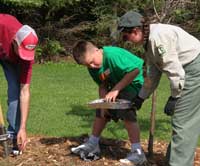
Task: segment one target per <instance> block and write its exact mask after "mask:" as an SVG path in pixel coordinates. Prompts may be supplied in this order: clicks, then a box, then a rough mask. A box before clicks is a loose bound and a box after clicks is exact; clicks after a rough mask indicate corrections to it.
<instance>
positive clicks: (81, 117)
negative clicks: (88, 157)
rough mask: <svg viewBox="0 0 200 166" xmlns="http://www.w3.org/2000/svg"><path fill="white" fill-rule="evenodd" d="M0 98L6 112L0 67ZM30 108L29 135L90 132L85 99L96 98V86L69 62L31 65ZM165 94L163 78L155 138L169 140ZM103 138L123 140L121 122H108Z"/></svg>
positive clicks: (145, 117)
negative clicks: (164, 111) (164, 110)
mask: <svg viewBox="0 0 200 166" xmlns="http://www.w3.org/2000/svg"><path fill="white" fill-rule="evenodd" d="M0 80H1V84H0V101H1V103H2V107H3V110H4V115H5V114H6V109H7V106H6V100H7V99H6V91H7V90H6V89H7V87H6V80H5V78H4V76H3V71H2V69H0ZM31 92H32V94H31V108H30V114H29V119H28V127H27V129H28V132H29V134H30V135H46V136H58V137H59V136H66V137H76V136H80V135H82V134H90V132H91V126H92V122H93V119H94V115H95V111H94V110H92V109H90V108H88V107H87V102H89V101H91V100H93V99H96V98H97V97H98V93H97V85H96V84H95V83H94V82H93V81H92V79H91V78H90V76H89V74H88V73H87V70H86V68H84V67H82V66H79V65H76V64H73V63H72V62H69V63H59V64H52V63H49V64H45V65H37V64H36V65H34V69H33V77H32V84H31ZM168 95H169V86H168V80H167V79H166V77H163V78H162V80H161V82H160V86H159V88H158V91H157V110H156V111H157V113H156V129H155V139H158V140H169V138H170V134H171V128H170V118H169V117H167V116H166V115H165V114H164V113H163V107H164V104H165V102H166V100H167V98H168ZM150 112H151V98H150V99H149V100H147V101H145V103H144V105H143V107H142V109H141V110H140V111H139V112H138V121H139V124H140V127H141V138H142V139H148V135H149V126H150V120H149V119H150ZM103 136H104V137H108V138H116V139H127V133H126V130H125V129H124V126H123V123H121V122H120V123H115V122H110V123H109V124H108V126H107V128H106V129H105V130H104V132H103Z"/></svg>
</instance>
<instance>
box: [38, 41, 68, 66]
mask: <svg viewBox="0 0 200 166" xmlns="http://www.w3.org/2000/svg"><path fill="white" fill-rule="evenodd" d="M61 54H62V55H64V56H65V55H66V50H65V48H64V47H62V46H61V44H60V42H59V41H57V40H51V39H49V38H47V39H46V40H45V41H44V42H43V43H42V44H40V45H39V46H38V47H37V48H36V58H35V59H36V61H38V62H39V63H43V61H51V60H53V58H54V57H56V56H59V55H61Z"/></svg>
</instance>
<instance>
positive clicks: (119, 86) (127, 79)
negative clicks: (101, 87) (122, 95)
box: [105, 69, 139, 101]
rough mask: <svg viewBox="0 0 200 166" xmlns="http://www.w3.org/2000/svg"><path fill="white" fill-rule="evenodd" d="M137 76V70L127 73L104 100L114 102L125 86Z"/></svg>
mask: <svg viewBox="0 0 200 166" xmlns="http://www.w3.org/2000/svg"><path fill="white" fill-rule="evenodd" d="M138 74H139V70H138V69H135V70H133V71H131V72H129V73H127V74H126V75H125V76H124V77H123V78H122V79H121V81H119V82H118V83H117V84H116V85H115V86H114V87H113V88H112V90H111V91H110V92H109V93H107V94H106V96H105V99H106V100H107V101H115V100H116V97H117V96H118V94H119V92H120V91H121V90H122V89H124V88H125V87H126V86H127V85H129V84H130V83H131V82H132V81H133V80H134V79H135V77H136V76H137V75H138Z"/></svg>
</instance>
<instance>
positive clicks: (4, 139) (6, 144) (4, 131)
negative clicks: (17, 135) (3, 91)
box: [0, 104, 9, 158]
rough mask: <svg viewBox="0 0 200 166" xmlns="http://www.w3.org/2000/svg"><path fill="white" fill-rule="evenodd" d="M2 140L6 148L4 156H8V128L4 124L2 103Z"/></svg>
mask: <svg viewBox="0 0 200 166" xmlns="http://www.w3.org/2000/svg"><path fill="white" fill-rule="evenodd" d="M0 142H1V143H2V145H3V149H4V153H3V157H4V158H6V157H7V156H8V155H9V148H8V134H6V128H5V125H4V119H3V112H2V108H1V104H0Z"/></svg>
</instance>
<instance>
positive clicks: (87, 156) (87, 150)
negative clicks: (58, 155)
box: [71, 142, 100, 161]
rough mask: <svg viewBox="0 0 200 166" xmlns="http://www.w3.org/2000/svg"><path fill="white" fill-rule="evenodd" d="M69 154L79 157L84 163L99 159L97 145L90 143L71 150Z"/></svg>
mask: <svg viewBox="0 0 200 166" xmlns="http://www.w3.org/2000/svg"><path fill="white" fill-rule="evenodd" d="M71 152H72V153H74V154H77V155H79V156H80V157H81V159H83V160H85V161H92V160H98V159H99V158H100V148H99V144H93V143H90V142H86V143H84V144H82V145H79V146H77V147H74V148H71Z"/></svg>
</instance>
